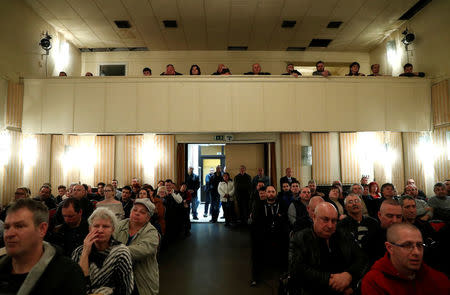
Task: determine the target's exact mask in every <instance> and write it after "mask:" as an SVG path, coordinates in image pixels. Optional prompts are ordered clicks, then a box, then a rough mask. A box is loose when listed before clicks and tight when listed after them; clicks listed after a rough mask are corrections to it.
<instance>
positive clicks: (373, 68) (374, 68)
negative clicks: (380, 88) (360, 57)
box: [369, 64, 382, 76]
mask: <svg viewBox="0 0 450 295" xmlns="http://www.w3.org/2000/svg"><path fill="white" fill-rule="evenodd" d="M370 70H371V71H372V74H370V75H369V76H382V75H381V74H380V64H373V65H371V66H370Z"/></svg>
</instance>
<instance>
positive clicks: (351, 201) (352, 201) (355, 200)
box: [347, 199, 361, 204]
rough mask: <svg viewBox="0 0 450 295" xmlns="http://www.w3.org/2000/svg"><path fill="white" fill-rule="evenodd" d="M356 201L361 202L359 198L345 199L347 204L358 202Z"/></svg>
mask: <svg viewBox="0 0 450 295" xmlns="http://www.w3.org/2000/svg"><path fill="white" fill-rule="evenodd" d="M358 203H361V200H360V199H354V200H348V201H347V204H358Z"/></svg>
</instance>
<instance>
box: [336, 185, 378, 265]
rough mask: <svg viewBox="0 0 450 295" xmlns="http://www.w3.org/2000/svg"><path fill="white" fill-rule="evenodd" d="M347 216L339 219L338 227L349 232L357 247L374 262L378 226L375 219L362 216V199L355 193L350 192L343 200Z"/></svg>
mask: <svg viewBox="0 0 450 295" xmlns="http://www.w3.org/2000/svg"><path fill="white" fill-rule="evenodd" d="M344 206H345V209H346V211H347V217H345V218H344V219H342V220H341V221H339V223H338V229H342V230H343V231H346V232H347V233H349V234H350V235H351V236H352V237H353V239H354V240H355V241H356V243H358V245H359V247H360V248H361V249H362V250H363V251H364V253H366V254H367V256H368V257H369V261H370V262H371V263H373V262H375V260H376V259H377V257H375V256H374V254H375V252H376V251H375V249H374V245H375V244H376V243H375V241H376V238H377V234H378V232H379V230H380V226H379V225H378V222H377V221H376V219H374V218H372V217H369V216H364V215H363V213H362V200H361V198H360V197H359V196H358V195H357V194H355V193H350V194H349V195H348V196H347V197H346V198H345V200H344Z"/></svg>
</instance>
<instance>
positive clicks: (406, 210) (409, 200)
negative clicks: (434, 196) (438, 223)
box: [399, 195, 417, 223]
mask: <svg viewBox="0 0 450 295" xmlns="http://www.w3.org/2000/svg"><path fill="white" fill-rule="evenodd" d="M399 203H400V206H401V207H402V214H403V220H405V221H407V222H410V223H414V220H415V219H416V216H417V208H416V200H415V199H414V197H411V196H408V195H406V196H402V197H401V198H400V201H399Z"/></svg>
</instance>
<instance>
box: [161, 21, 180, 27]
mask: <svg viewBox="0 0 450 295" xmlns="http://www.w3.org/2000/svg"><path fill="white" fill-rule="evenodd" d="M163 24H164V26H165V27H166V28H178V24H177V21H176V20H163Z"/></svg>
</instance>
